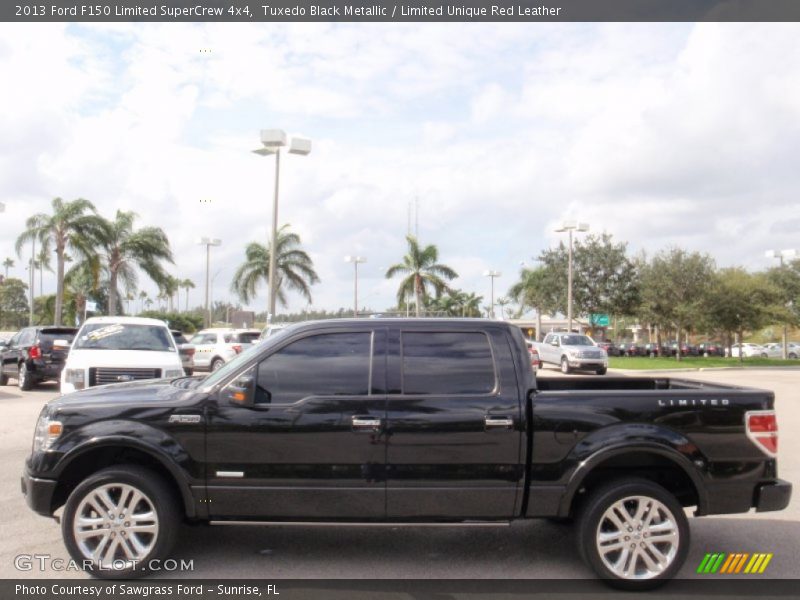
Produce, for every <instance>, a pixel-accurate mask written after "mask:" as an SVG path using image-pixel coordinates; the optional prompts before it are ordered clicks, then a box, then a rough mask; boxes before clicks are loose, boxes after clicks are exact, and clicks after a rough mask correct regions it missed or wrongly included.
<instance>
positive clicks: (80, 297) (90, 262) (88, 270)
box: [64, 256, 103, 322]
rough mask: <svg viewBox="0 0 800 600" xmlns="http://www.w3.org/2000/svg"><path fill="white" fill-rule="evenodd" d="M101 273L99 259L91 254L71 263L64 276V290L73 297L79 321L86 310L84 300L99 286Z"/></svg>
mask: <svg viewBox="0 0 800 600" xmlns="http://www.w3.org/2000/svg"><path fill="white" fill-rule="evenodd" d="M102 275H103V268H102V265H101V264H100V260H99V258H98V257H97V256H93V257H91V258H88V259H84V260H81V261H79V262H77V263H75V264H73V265H72V266H71V267H70V269H69V271H67V273H66V275H65V277H64V285H65V291H66V292H67V294H68V295H69V296H71V297H72V298H73V299H74V303H75V314H76V315H77V318H78V320H79V321H81V322H82V321H83V315H84V314H85V312H86V301H87V300H88V299H89V298H90V297H91V295H92V294H93V293H95V292H97V291H98V289H99V288H100V285H101V281H100V277H101V276H102Z"/></svg>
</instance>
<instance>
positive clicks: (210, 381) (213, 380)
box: [203, 325, 298, 388]
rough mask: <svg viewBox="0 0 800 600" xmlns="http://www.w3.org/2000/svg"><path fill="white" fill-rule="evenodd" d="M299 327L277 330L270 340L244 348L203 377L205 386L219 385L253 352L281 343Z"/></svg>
mask: <svg viewBox="0 0 800 600" xmlns="http://www.w3.org/2000/svg"><path fill="white" fill-rule="evenodd" d="M297 327H298V325H294V326H292V327H286V328H283V329H281V330H280V331H276V332H275V333H273V334H272V335H271V336H269V341H267V342H264V343H262V344H255V345H253V346H249V347H248V348H247V349H246V350H244V351H243V352H242V353H241V354H239V355H238V356H237V357H236V358H234V359H233V360H232V361H230V362H229V363H226V364H225V365H223V366H222V367H220V368H219V369H217V370H216V371H214V372H213V373H211V375H209V376H208V377H206V378H205V379H203V387H204V388H209V387H211V386H214V385H217V384H218V383H219V382H220V381H224V380H225V378H226V377H228V375H230V374H232V373H235V372H236V371H237V370H238V369H239V367H241V366H242V365H243V364H244V363H246V362H247V361H248V360H249V359H250V357H251V356H252V355H253V354H255V353H256V352H262V351H263V350H264V348H267V347H270V346H273V345H274V344H276V343H280V341H281V340H282V339H283V338H284V337H285V336H287V335H289V334H290V333H291V332H292V331H294V330H295V329H296V328H297Z"/></svg>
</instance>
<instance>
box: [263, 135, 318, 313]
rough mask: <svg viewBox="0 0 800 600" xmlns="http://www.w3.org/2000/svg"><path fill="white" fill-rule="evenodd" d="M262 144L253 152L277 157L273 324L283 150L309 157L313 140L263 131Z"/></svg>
mask: <svg viewBox="0 0 800 600" xmlns="http://www.w3.org/2000/svg"><path fill="white" fill-rule="evenodd" d="M261 143H262V144H263V145H264V147H263V148H259V149H258V150H253V152H254V153H255V154H258V155H259V156H269V155H270V154H274V155H275V192H274V194H273V196H272V236H271V239H270V245H269V272H268V274H267V277H268V278H269V282H268V283H269V298H268V302H267V322H268V323H269V322H271V321H272V318H273V317H274V316H275V299H276V297H277V293H278V282H277V277H276V271H277V265H278V257H277V256H276V255H277V244H278V239H277V238H278V190H279V180H280V171H281V148H283V147H285V146H288V148H289V153H290V154H300V155H303V156H305V155H307V154H309V153H310V152H311V140H309V139H306V138H300V137H294V138H292V139H291V140H288V139H287V137H286V132H285V131H283V130H282V129H262V130H261Z"/></svg>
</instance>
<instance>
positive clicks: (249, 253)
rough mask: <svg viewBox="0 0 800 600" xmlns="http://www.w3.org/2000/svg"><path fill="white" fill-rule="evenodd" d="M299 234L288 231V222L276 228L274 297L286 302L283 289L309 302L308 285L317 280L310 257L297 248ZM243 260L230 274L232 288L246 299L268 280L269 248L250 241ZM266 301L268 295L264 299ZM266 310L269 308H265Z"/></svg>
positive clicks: (298, 246) (243, 299)
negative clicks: (298, 294) (231, 276)
mask: <svg viewBox="0 0 800 600" xmlns="http://www.w3.org/2000/svg"><path fill="white" fill-rule="evenodd" d="M300 244H301V240H300V236H299V235H297V234H296V233H293V232H291V231H289V225H288V224H287V225H283V226H282V227H281V228H280V229H278V237H277V239H276V244H275V246H276V254H277V257H276V270H275V272H276V273H277V276H278V281H277V286H276V290H277V292H276V293H277V298H278V302H280V303H281V305H282V306H286V290H287V289H289V290H294V291H296V292H299V293H300V294H301V295H302V296H303V298H305V299H306V300H307V301H308V302H311V286H312V285H313V284H315V283H319V276H318V275H317V272H316V271H315V270H314V263H313V261H312V260H311V257H310V256H309V255H308V254H306V252H305V251H304V250H301V248H300ZM244 253H245V258H246V260H245V262H244V263H242V264H241V265H239V268H238V269H236V272H235V273H234V275H233V282H232V283H231V291H232V292H234V293H235V294H236V295H237V296H239V298H241V300H242V301H243V302H245V303H247V302H250V300H251V299H252V298H254V297H255V295H256V288H257V287H258V284H259V283H260V282H261V280H262V279H263V280H264V282H266V283H267V284H269V248H268V247H267V246H264V245H262V244H259V243H258V242H250V243H249V244H248V245H247V248H245V252H244ZM267 302H268V303H269V299H267ZM267 312H269V308H268V309H267Z"/></svg>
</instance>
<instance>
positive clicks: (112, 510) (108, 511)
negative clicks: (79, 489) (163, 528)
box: [72, 483, 158, 570]
mask: <svg viewBox="0 0 800 600" xmlns="http://www.w3.org/2000/svg"><path fill="white" fill-rule="evenodd" d="M72 533H73V535H74V537H75V542H76V543H77V546H78V549H79V550H80V552H81V554H82V555H83V556H84V557H85V558H86V559H88V560H91V561H93V562H94V563H95V564H97V565H98V566H99V567H100V568H102V569H114V570H124V569H129V568H131V567H132V566H135V565H136V563H137V562H139V561H141V560H143V559H144V558H145V557H146V556H147V555H148V554H149V553H150V552H151V551H152V549H153V546H155V543H156V540H157V539H158V515H157V514H156V511H155V508H154V506H153V502H152V500H150V498H148V497H147V496H146V495H145V494H144V493H143V492H142V491H141V490H138V489H137V488H135V487H133V486H132V485H129V484H126V483H109V484H106V485H102V486H99V487H96V488H94V489H92V490H90V491H89V492H88V493H87V494H86V496H84V498H83V499H82V500H81V502H80V504H79V505H78V509H77V510H76V512H75V518H74V520H73V524H72Z"/></svg>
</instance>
